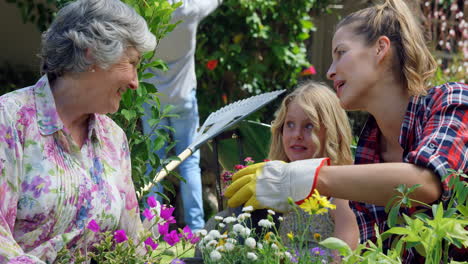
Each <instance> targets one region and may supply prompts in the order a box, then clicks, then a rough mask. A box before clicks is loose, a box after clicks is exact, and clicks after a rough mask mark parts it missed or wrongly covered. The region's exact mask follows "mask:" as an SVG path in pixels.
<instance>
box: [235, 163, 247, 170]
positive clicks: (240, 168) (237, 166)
mask: <svg viewBox="0 0 468 264" xmlns="http://www.w3.org/2000/svg"><path fill="white" fill-rule="evenodd" d="M243 168H245V166H244V165H241V164H237V165H235V166H234V169H235V170H242V169H243Z"/></svg>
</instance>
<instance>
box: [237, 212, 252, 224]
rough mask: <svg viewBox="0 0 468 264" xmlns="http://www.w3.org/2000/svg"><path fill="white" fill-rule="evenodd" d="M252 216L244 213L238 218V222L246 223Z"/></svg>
mask: <svg viewBox="0 0 468 264" xmlns="http://www.w3.org/2000/svg"><path fill="white" fill-rule="evenodd" d="M250 216H251V215H250V214H249V213H242V214H240V215H238V216H237V220H238V221H239V222H242V221H244V220H245V219H247V218H250Z"/></svg>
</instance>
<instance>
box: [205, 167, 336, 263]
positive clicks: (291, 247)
mask: <svg viewBox="0 0 468 264" xmlns="http://www.w3.org/2000/svg"><path fill="white" fill-rule="evenodd" d="M246 162H247V164H249V163H250V162H253V161H252V160H251V159H249V158H247V159H246ZM240 168H241V165H239V166H238V168H237V169H240ZM289 203H290V205H291V206H292V208H293V210H294V212H295V213H296V214H297V215H298V219H299V220H298V221H299V222H303V221H304V222H305V226H307V225H309V224H310V223H311V222H312V221H314V218H313V216H314V215H317V214H321V213H324V212H326V211H327V210H328V209H334V208H335V206H334V205H332V204H331V203H330V202H329V201H328V200H327V198H326V197H322V196H320V195H319V194H318V192H317V191H316V192H315V193H314V194H313V195H312V196H311V197H310V198H309V199H307V200H306V201H305V202H304V203H303V204H301V205H300V206H298V205H296V204H295V203H294V202H293V201H292V200H290V201H289ZM252 210H253V207H252V206H247V207H245V208H243V209H242V211H243V213H242V214H240V215H238V216H237V217H234V216H228V217H225V218H223V217H221V216H216V217H215V220H217V221H218V223H217V229H213V230H211V231H210V232H209V233H208V234H202V239H201V241H200V243H199V245H198V246H199V248H200V250H201V251H202V256H203V259H204V263H206V264H209V263H232V264H237V263H285V264H286V263H304V264H305V263H329V262H330V261H331V260H332V256H331V255H330V254H329V253H328V252H326V251H325V250H324V249H323V248H320V247H313V248H311V247H310V245H311V244H310V241H309V240H308V239H307V238H308V237H309V236H308V234H307V233H308V232H309V230H308V229H304V230H301V231H299V232H298V233H297V234H293V233H292V232H291V233H289V234H288V238H286V239H287V240H288V241H284V240H283V238H282V237H281V236H280V235H279V234H278V230H277V229H276V226H275V223H274V220H273V215H275V214H276V213H275V212H274V211H272V210H268V216H267V217H266V219H262V220H260V221H259V222H258V226H259V228H257V231H256V232H253V229H250V228H249V226H251V225H250V224H249V223H250V221H251V212H252ZM302 210H303V211H305V212H307V213H308V214H310V215H312V217H307V219H304V218H302V217H301V215H302V214H301V211H302ZM279 221H283V219H282V217H279ZM259 229H260V230H259ZM315 235H317V236H318V237H320V235H319V234H315ZM317 240H318V241H319V238H318V239H317Z"/></svg>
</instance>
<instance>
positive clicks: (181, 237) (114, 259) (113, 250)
mask: <svg viewBox="0 0 468 264" xmlns="http://www.w3.org/2000/svg"><path fill="white" fill-rule="evenodd" d="M148 205H149V206H150V207H149V208H146V209H145V211H144V212H143V213H142V215H143V216H144V217H145V221H144V224H145V226H147V227H148V228H147V230H153V232H150V231H144V232H143V233H140V234H138V239H139V240H138V241H135V240H134V239H132V238H130V237H128V236H127V234H126V233H125V230H123V229H122V230H116V231H105V230H101V227H100V226H99V225H98V224H97V222H96V221H95V220H91V221H90V222H89V223H88V225H87V227H86V229H85V230H84V231H83V232H84V234H85V235H84V236H85V241H84V244H85V245H87V243H86V238H88V240H89V239H92V241H97V242H95V243H93V244H92V245H89V246H90V247H89V248H87V250H81V249H68V248H63V249H62V250H61V251H60V252H59V253H58V256H57V258H56V260H55V263H58V264H61V263H63V264H65V263H71V262H73V263H77V264H80V263H89V260H91V259H93V260H95V261H96V262H97V263H100V264H111V263H132V264H146V263H155V264H156V263H162V261H163V260H164V259H165V260H167V257H168V256H170V258H173V262H174V263H177V262H175V261H174V260H178V258H177V257H180V256H184V255H185V254H186V253H187V252H190V251H193V248H194V245H195V244H196V243H197V242H198V241H199V240H200V238H199V237H198V236H197V235H195V234H194V233H193V232H192V230H190V228H189V227H188V226H186V227H184V228H183V229H180V228H179V229H178V230H172V231H169V224H175V219H174V217H173V216H172V213H173V212H174V209H175V208H173V207H168V206H166V205H161V204H159V203H158V202H157V201H156V199H155V198H154V197H149V198H148ZM155 229H157V231H154V230H155ZM161 247H164V249H160V248H161ZM179 249H180V251H179Z"/></svg>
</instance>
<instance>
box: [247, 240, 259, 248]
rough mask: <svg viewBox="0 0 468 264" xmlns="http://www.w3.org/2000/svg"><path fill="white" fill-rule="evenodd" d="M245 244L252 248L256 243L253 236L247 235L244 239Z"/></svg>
mask: <svg viewBox="0 0 468 264" xmlns="http://www.w3.org/2000/svg"><path fill="white" fill-rule="evenodd" d="M245 245H246V246H248V247H249V248H252V249H253V248H255V246H256V245H257V241H255V238H253V237H248V238H247V239H246V240H245Z"/></svg>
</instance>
